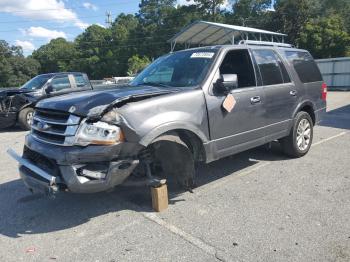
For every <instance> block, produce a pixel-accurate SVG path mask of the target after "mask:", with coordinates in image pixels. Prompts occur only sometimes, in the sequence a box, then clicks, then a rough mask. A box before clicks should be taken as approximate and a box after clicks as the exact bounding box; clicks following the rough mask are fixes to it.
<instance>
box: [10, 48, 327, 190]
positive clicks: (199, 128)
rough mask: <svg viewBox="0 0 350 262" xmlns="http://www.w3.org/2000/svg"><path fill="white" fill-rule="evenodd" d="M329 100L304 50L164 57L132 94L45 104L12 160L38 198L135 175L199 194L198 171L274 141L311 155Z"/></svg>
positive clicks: (122, 91)
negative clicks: (201, 165)
mask: <svg viewBox="0 0 350 262" xmlns="http://www.w3.org/2000/svg"><path fill="white" fill-rule="evenodd" d="M326 92H327V89H326V85H325V84H324V83H323V81H322V77H321V74H320V71H319V69H318V67H317V65H316V64H315V62H314V60H313V58H312V57H311V55H310V54H309V53H308V52H307V51H305V50H300V49H295V48H292V47H290V48H288V47H280V46H276V45H273V44H272V45H270V46H268V45H266V46H253V45H247V44H241V45H224V46H213V47H201V48H194V49H188V50H183V51H178V52H174V53H170V54H167V55H164V56H162V57H160V58H158V59H157V60H155V61H154V62H153V63H152V64H151V65H149V66H148V67H147V68H146V69H145V70H144V71H142V72H141V73H140V74H139V75H138V76H137V77H136V78H135V79H134V80H133V81H132V82H131V83H130V84H129V85H128V86H124V87H123V88H116V89H113V90H105V91H86V92H82V93H79V94H68V95H63V96H59V97H53V98H48V99H45V100H42V101H40V102H39V103H38V104H37V105H36V108H35V114H34V118H33V124H32V129H31V132H30V134H28V135H27V136H26V140H25V146H24V151H23V155H22V156H19V155H18V154H16V153H15V152H14V151H13V150H11V149H10V150H9V151H8V152H9V154H10V155H11V156H12V157H13V158H15V159H16V160H17V161H18V162H19V164H20V166H19V170H20V175H21V177H22V179H23V181H24V183H25V184H26V186H27V187H28V188H29V189H30V190H32V191H33V190H38V191H45V192H58V191H69V192H79V193H92V192H98V191H104V190H108V189H111V188H113V187H115V186H116V185H118V184H121V183H122V182H123V181H124V180H125V179H126V178H127V177H128V176H129V175H130V174H132V173H135V172H136V170H141V171H142V170H144V172H136V173H138V175H139V174H144V175H146V176H148V177H149V178H157V177H158V178H162V177H167V178H169V177H172V178H175V180H177V182H178V184H180V185H183V186H184V187H186V188H187V189H191V188H192V187H193V185H194V178H195V177H194V174H195V166H196V165H195V164H196V163H197V162H204V163H208V162H211V161H214V160H217V159H220V158H223V157H226V156H229V155H232V154H236V153H238V152H242V151H244V150H247V149H250V148H254V147H257V146H260V145H263V144H266V143H269V142H271V141H275V140H276V141H279V142H280V144H281V147H282V149H283V151H284V152H285V153H287V154H288V155H289V156H291V157H301V156H303V155H305V154H306V153H307V152H308V151H309V149H310V146H311V143H312V138H313V126H314V125H316V124H317V123H318V122H319V121H320V119H321V116H322V113H324V112H325V110H326ZM136 167H137V168H136Z"/></svg>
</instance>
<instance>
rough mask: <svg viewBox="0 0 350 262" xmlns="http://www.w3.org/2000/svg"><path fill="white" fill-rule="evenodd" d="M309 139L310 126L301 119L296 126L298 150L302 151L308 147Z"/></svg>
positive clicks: (305, 120) (307, 121)
mask: <svg viewBox="0 0 350 262" xmlns="http://www.w3.org/2000/svg"><path fill="white" fill-rule="evenodd" d="M310 139H311V124H310V122H309V120H307V119H305V118H303V119H302V120H301V121H300V122H299V125H298V129H297V137H296V140H297V141H296V142H297V146H298V148H299V150H301V151H304V150H306V149H307V148H308V147H309V144H310Z"/></svg>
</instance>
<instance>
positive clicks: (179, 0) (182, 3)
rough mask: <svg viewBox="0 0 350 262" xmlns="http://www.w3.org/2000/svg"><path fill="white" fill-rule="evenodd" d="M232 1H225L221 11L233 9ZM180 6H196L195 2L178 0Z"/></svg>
mask: <svg viewBox="0 0 350 262" xmlns="http://www.w3.org/2000/svg"><path fill="white" fill-rule="evenodd" d="M230 2H232V1H230V0H225V1H224V3H223V4H222V5H221V6H220V8H221V9H229V8H231V3H230ZM177 4H178V5H194V4H196V3H195V2H194V1H193V0H177Z"/></svg>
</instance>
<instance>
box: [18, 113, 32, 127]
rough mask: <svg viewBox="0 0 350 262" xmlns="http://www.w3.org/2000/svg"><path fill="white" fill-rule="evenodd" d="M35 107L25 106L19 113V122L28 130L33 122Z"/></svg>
mask: <svg viewBox="0 0 350 262" xmlns="http://www.w3.org/2000/svg"><path fill="white" fill-rule="evenodd" d="M33 116H34V109H33V108H31V107H27V108H24V109H23V110H21V111H20V112H19V114H18V124H19V126H20V127H21V128H22V129H24V130H26V131H28V130H30V126H31V125H32V122H33Z"/></svg>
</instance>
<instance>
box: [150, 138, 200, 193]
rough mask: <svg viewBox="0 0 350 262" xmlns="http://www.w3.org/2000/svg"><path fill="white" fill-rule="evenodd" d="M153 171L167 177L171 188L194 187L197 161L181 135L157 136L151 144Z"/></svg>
mask: <svg viewBox="0 0 350 262" xmlns="http://www.w3.org/2000/svg"><path fill="white" fill-rule="evenodd" d="M151 151H152V156H153V161H152V162H153V163H152V166H153V168H152V169H153V172H154V175H155V176H156V177H159V178H166V179H167V180H168V182H169V184H168V185H169V186H170V188H169V189H170V190H175V191H177V190H179V189H180V190H181V189H185V190H189V189H191V188H193V187H194V176H195V161H194V158H193V154H192V152H191V150H190V148H189V147H188V145H187V144H186V143H185V142H184V141H183V140H181V138H180V137H178V136H177V135H173V134H167V135H163V136H160V137H158V138H156V139H155V140H154V141H153V142H152V145H151Z"/></svg>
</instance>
